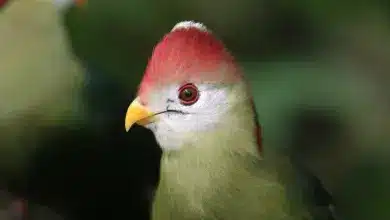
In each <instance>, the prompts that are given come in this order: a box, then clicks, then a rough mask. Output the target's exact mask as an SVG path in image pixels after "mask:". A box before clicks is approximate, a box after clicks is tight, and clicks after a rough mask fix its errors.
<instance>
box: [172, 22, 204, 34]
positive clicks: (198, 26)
mask: <svg viewBox="0 0 390 220" xmlns="http://www.w3.org/2000/svg"><path fill="white" fill-rule="evenodd" d="M189 28H196V29H198V30H200V31H203V32H210V30H209V29H208V28H207V27H206V26H205V25H204V24H202V23H200V22H195V21H181V22H179V23H177V24H176V25H175V26H174V27H173V28H172V30H171V32H172V31H176V30H179V29H189Z"/></svg>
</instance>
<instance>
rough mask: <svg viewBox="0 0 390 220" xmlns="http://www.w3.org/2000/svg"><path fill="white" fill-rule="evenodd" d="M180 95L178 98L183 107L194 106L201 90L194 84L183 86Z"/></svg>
mask: <svg viewBox="0 0 390 220" xmlns="http://www.w3.org/2000/svg"><path fill="white" fill-rule="evenodd" d="M178 93H179V95H178V98H179V100H180V103H181V104H182V105H193V104H194V103H195V102H197V101H198V99H199V90H198V88H197V87H196V86H195V85H194V84H192V83H187V84H184V85H183V86H181V87H180V88H179V92H178Z"/></svg>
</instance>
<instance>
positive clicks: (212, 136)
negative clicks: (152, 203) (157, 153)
mask: <svg viewBox="0 0 390 220" xmlns="http://www.w3.org/2000/svg"><path fill="white" fill-rule="evenodd" d="M247 106H248V108H243V107H242V106H240V108H237V109H232V111H230V113H229V114H228V115H229V117H227V118H226V117H225V121H228V122H230V123H229V124H226V123H225V124H224V125H222V126H220V127H218V128H216V129H214V131H213V132H210V131H208V132H204V133H201V134H197V135H199V137H201V138H199V139H198V141H196V143H195V144H192V145H191V146H185V147H183V149H181V150H178V151H167V152H164V153H163V156H162V160H161V180H160V186H159V191H160V193H162V194H164V192H163V191H165V192H169V196H170V197H172V198H181V199H178V200H183V199H184V200H185V201H176V202H177V203H183V204H188V205H192V206H193V208H196V207H197V206H199V205H200V204H202V203H203V202H202V201H204V199H205V198H207V196H211V195H212V194H213V191H215V190H213V189H215V188H218V189H219V190H220V191H223V190H224V189H226V190H227V188H228V183H229V177H230V176H231V175H229V173H227V172H228V171H229V172H230V171H232V170H235V171H237V170H239V169H245V167H247V166H246V165H245V163H250V161H253V160H254V159H255V158H256V159H257V158H259V153H258V148H257V142H256V137H255V136H254V135H253V130H254V128H255V121H254V113H253V109H252V108H251V106H250V105H247ZM237 167H238V168H237ZM175 195H178V196H176V197H175ZM158 197H159V196H157V199H156V200H157V202H158Z"/></svg>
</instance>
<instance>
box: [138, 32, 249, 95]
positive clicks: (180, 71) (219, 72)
mask: <svg viewBox="0 0 390 220" xmlns="http://www.w3.org/2000/svg"><path fill="white" fill-rule="evenodd" d="M239 80H241V73H240V72H239V71H238V70H237V68H236V65H235V62H234V58H233V56H232V55H231V54H230V53H229V51H227V50H226V49H225V46H224V45H223V43H222V42H221V41H220V40H218V39H217V38H215V37H214V36H213V35H212V33H210V32H207V31H204V30H200V29H199V28H196V27H187V28H178V29H175V30H173V31H172V32H170V33H168V34H167V35H165V37H164V38H163V39H162V40H161V41H160V42H159V43H158V44H157V45H156V47H155V48H154V51H153V54H152V56H151V58H150V60H149V63H148V65H147V68H146V70H145V74H144V78H143V80H142V83H141V86H140V90H139V96H140V97H141V100H145V99H143V98H142V97H144V96H146V95H147V93H149V92H150V90H151V89H152V88H153V89H157V88H158V87H159V86H166V85H169V84H170V83H179V84H180V83H184V82H192V83H197V82H237V81H239Z"/></svg>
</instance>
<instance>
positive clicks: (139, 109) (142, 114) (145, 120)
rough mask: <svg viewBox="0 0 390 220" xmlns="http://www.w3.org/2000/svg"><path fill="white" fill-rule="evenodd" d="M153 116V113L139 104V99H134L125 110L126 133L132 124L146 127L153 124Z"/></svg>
mask: <svg viewBox="0 0 390 220" xmlns="http://www.w3.org/2000/svg"><path fill="white" fill-rule="evenodd" d="M154 115H155V113H154V112H151V111H149V110H148V109H147V108H146V107H145V106H143V105H142V104H141V103H140V102H139V99H138V98H136V99H135V100H134V101H133V102H132V103H131V104H130V106H129V108H128V109H127V113H126V118H125V128H126V131H129V130H130V128H131V126H133V125H134V124H138V125H147V124H149V123H151V122H153V121H154V117H153V116H154Z"/></svg>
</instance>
